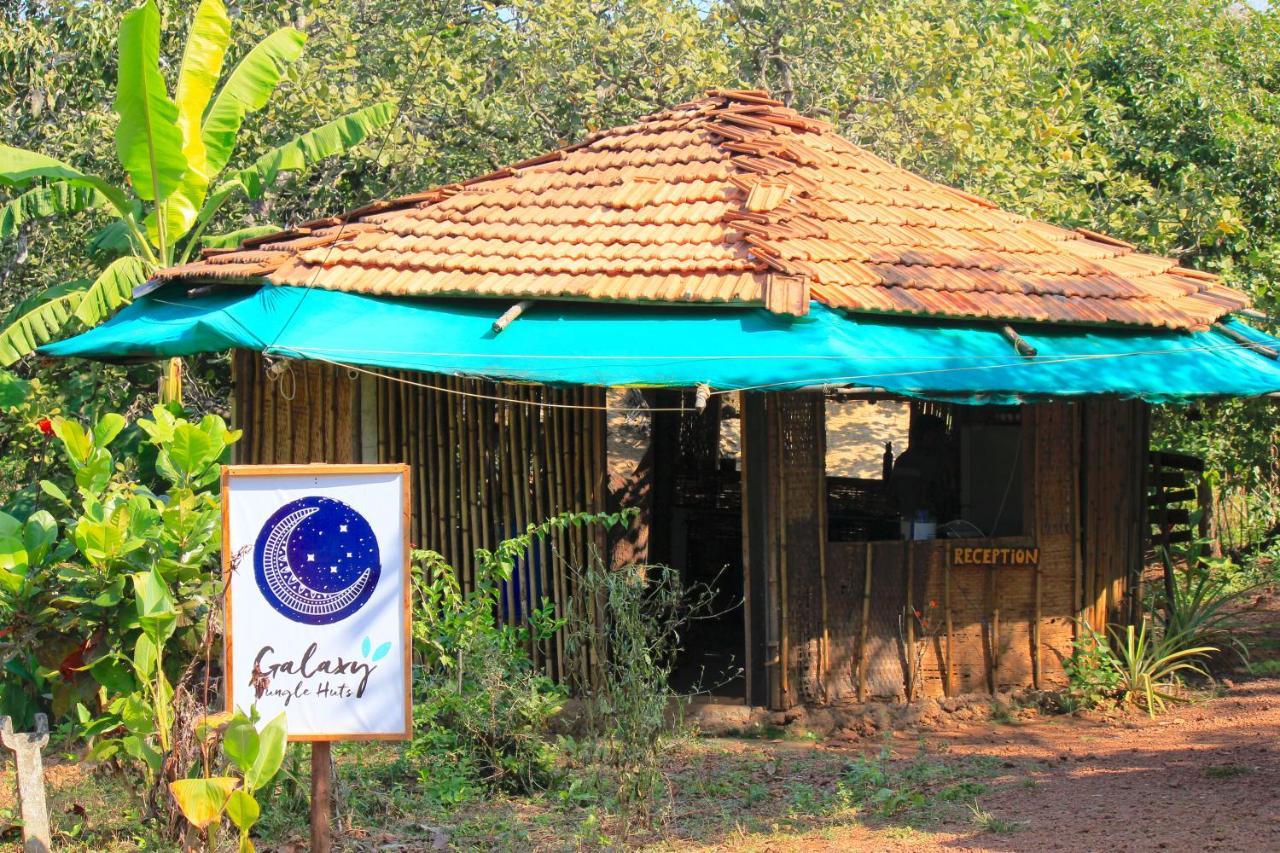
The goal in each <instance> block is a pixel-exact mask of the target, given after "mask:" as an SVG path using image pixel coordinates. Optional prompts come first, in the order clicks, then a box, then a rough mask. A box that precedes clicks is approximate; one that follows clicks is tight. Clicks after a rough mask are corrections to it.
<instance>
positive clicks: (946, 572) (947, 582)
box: [942, 548, 955, 696]
mask: <svg viewBox="0 0 1280 853" xmlns="http://www.w3.org/2000/svg"><path fill="white" fill-rule="evenodd" d="M942 606H943V607H944V608H945V609H946V619H947V665H946V669H945V670H944V674H945V678H946V680H945V682H944V683H943V689H942V692H943V693H944V694H945V695H947V696H954V695H955V682H954V681H953V680H952V678H953V676H952V672H951V661H952V660H953V658H952V656H951V549H950V548H947V549H946V557H945V561H944V569H943V575H942Z"/></svg>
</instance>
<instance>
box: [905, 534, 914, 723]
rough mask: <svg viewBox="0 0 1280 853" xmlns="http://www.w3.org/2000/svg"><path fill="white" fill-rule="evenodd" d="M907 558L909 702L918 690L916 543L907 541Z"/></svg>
mask: <svg viewBox="0 0 1280 853" xmlns="http://www.w3.org/2000/svg"><path fill="white" fill-rule="evenodd" d="M905 544H906V551H907V553H906V557H905V559H904V560H903V562H904V563H906V567H907V631H906V633H907V701H908V702H910V701H912V700H913V699H914V698H915V690H916V622H915V619H916V599H915V577H914V576H915V557H916V549H915V543H914V542H913V541H912V540H910V539H907V540H905Z"/></svg>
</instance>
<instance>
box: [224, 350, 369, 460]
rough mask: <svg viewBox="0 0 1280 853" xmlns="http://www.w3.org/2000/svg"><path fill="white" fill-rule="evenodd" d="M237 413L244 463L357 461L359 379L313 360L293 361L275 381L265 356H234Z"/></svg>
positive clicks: (236, 353)
mask: <svg viewBox="0 0 1280 853" xmlns="http://www.w3.org/2000/svg"><path fill="white" fill-rule="evenodd" d="M231 371H232V373H231V375H232V383H233V411H234V415H235V416H234V420H235V421H236V426H237V427H238V428H240V429H243V430H244V437H243V438H242V439H241V440H240V442H239V443H238V444H237V445H236V446H235V453H236V461H237V462H239V463H241V464H245V465H265V464H271V463H288V462H359V461H360V456H359V444H358V440H357V429H358V423H359V399H360V394H359V381H358V380H357V379H355V378H353V377H352V376H349V375H348V373H347V371H345V370H343V369H341V368H338V367H333V366H331V365H328V364H321V363H319V362H314V361H291V362H288V367H287V369H286V370H285V372H284V373H283V374H282V375H281V376H280V378H279V379H277V380H274V381H273V380H271V379H270V378H269V377H268V376H267V373H266V364H265V363H264V362H263V360H262V356H261V355H259V354H258V353H256V352H252V351H249V350H235V351H234V353H233V354H232V363H231Z"/></svg>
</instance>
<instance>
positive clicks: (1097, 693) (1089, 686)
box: [1062, 621, 1120, 711]
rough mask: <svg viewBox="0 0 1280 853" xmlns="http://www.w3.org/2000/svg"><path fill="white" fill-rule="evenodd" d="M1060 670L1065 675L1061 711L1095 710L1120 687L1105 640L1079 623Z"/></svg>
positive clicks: (1117, 674)
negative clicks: (1065, 681)
mask: <svg viewBox="0 0 1280 853" xmlns="http://www.w3.org/2000/svg"><path fill="white" fill-rule="evenodd" d="M1062 668H1063V669H1064V670H1065V671H1066V674H1067V693H1066V697H1065V698H1066V699H1067V703H1066V707H1065V708H1064V710H1068V711H1071V710H1075V709H1076V708H1096V707H1097V706H1099V705H1101V704H1104V703H1105V702H1107V701H1109V700H1112V699H1114V698H1115V696H1116V691H1117V690H1118V689H1119V687H1120V673H1119V671H1118V669H1117V667H1116V659H1115V655H1113V654H1112V653H1111V646H1110V644H1109V643H1108V642H1107V638H1106V637H1105V636H1104V635H1102V634H1099V633H1098V632H1097V631H1094V630H1093V629H1092V628H1090V627H1089V625H1088V624H1087V623H1085V622H1083V621H1081V622H1080V623H1079V629H1078V632H1077V637H1076V640H1075V642H1073V643H1072V644H1071V656H1070V657H1068V658H1067V659H1066V660H1065V661H1063V664H1062Z"/></svg>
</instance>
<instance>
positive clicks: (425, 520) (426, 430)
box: [414, 374, 436, 548]
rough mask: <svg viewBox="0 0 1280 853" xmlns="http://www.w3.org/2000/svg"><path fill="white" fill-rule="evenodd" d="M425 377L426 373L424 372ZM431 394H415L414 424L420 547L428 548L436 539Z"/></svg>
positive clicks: (421, 389)
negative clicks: (433, 498)
mask: <svg viewBox="0 0 1280 853" xmlns="http://www.w3.org/2000/svg"><path fill="white" fill-rule="evenodd" d="M422 376H423V378H425V377H426V374H422ZM429 394H430V392H429V391H427V390H426V389H425V388H419V389H417V393H416V394H415V395H414V404H415V405H414V415H415V416H414V426H415V427H416V430H415V432H416V433H417V436H418V465H419V467H418V469H417V470H416V471H414V476H415V477H417V478H418V524H417V528H418V547H420V548H428V547H430V546H429V545H428V544H427V540H428V539H432V540H434V539H435V523H436V519H435V515H436V514H435V513H434V512H432V511H431V496H432V489H431V484H432V477H433V476H434V473H435V471H434V469H435V465H433V464H432V461H431V460H432V456H433V455H434V446H433V445H434V438H435V436H434V434H433V433H432V431H431V429H430V422H429V420H428V418H429V417H430V414H431V409H430V404H429V402H428V401H429Z"/></svg>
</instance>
